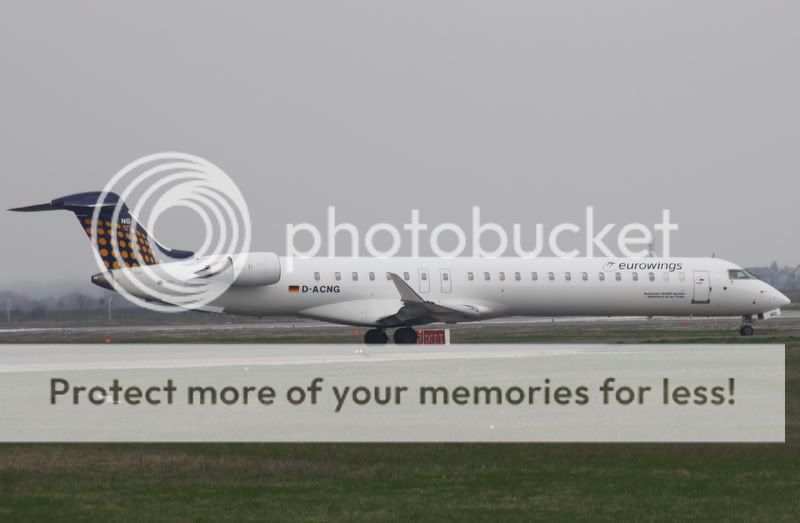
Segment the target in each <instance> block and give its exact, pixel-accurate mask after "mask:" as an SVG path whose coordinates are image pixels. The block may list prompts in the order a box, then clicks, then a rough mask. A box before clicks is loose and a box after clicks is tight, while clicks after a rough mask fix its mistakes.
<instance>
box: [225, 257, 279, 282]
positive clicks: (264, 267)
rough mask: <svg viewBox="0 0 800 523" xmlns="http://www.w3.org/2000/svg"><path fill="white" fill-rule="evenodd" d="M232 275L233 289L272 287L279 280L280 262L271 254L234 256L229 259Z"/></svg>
mask: <svg viewBox="0 0 800 523" xmlns="http://www.w3.org/2000/svg"><path fill="white" fill-rule="evenodd" d="M230 258H231V261H232V263H233V268H234V274H238V275H237V276H236V279H235V280H234V281H233V286H234V287H259V286H262V285H272V284H273V283H277V282H278V280H280V279H281V262H280V259H279V258H278V255H277V254H275V253H272V252H249V253H242V254H234V255H232V256H231V257H230Z"/></svg>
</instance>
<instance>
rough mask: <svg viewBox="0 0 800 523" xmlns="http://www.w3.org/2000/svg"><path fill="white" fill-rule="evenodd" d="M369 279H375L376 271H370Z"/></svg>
mask: <svg viewBox="0 0 800 523" xmlns="http://www.w3.org/2000/svg"><path fill="white" fill-rule="evenodd" d="M369 281H375V273H374V272H371V273H369Z"/></svg>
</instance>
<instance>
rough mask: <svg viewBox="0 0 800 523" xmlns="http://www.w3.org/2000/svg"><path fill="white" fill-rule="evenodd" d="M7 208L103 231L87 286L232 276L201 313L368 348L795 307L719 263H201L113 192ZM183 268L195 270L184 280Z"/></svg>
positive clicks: (243, 257) (265, 259) (259, 258)
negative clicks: (540, 323)
mask: <svg viewBox="0 0 800 523" xmlns="http://www.w3.org/2000/svg"><path fill="white" fill-rule="evenodd" d="M98 207H99V210H98V212H97V217H98V219H97V221H95V219H94V211H95V209H96V208H98ZM116 208H118V213H117V215H116V221H115V222H114V223H112V222H111V220H112V219H114V212H113V211H114V209H116ZM10 210H11V211H19V212H36V211H52V210H67V211H72V212H73V213H74V214H75V215H76V216H77V217H78V220H79V221H80V224H81V226H82V227H83V228H84V229H85V231H86V233H87V235H88V236H89V237H90V238H91V237H92V227H95V228H96V234H97V235H96V240H97V241H96V244H95V251H96V255H97V256H99V260H100V261H101V262H102V265H103V266H104V267H105V270H104V271H102V272H100V273H97V274H95V275H93V276H92V277H91V281H92V282H93V283H94V284H96V285H98V286H100V287H103V288H106V289H111V290H113V289H114V284H115V285H117V286H119V288H120V289H123V290H124V291H125V292H128V293H130V294H131V295H133V296H136V297H138V298H140V299H143V300H159V299H160V298H157V297H155V296H157V294H156V291H157V290H158V286H159V285H161V283H163V282H162V281H161V280H158V279H157V278H160V277H163V278H172V280H170V283H177V284H179V285H183V284H185V285H191V283H192V281H196V279H198V278H209V277H214V276H219V275H223V274H236V276H235V278H232V279H231V280H230V281H229V287H226V290H225V291H224V292H222V293H221V294H220V295H219V296H218V297H217V298H216V299H214V300H213V301H212V302H211V303H208V304H206V305H204V306H203V307H200V308H199V309H200V310H205V311H209V312H217V313H228V314H239V315H252V316H295V317H302V318H311V319H315V320H322V321H326V322H331V323H338V324H344V325H352V326H359V327H367V328H368V329H369V330H367V331H366V334H365V336H364V342H365V343H367V344H385V343H387V342H388V340H389V336H388V334H387V329H395V330H394V334H393V339H394V342H395V343H398V344H405V343H416V341H417V331H416V330H415V329H414V327H417V326H420V325H427V324H431V323H446V324H455V323H460V322H471V321H478V320H485V319H490V318H498V317H505V316H545V317H557V316H608V317H610V316H650V317H652V316H702V317H712V316H713V317H724V316H741V318H742V321H741V324H740V328H739V333H740V334H741V335H742V336H751V335H752V334H753V332H754V330H753V325H752V324H753V322H754V320H755V319H756V318H757V319H767V318H772V317H775V316H778V315H779V314H780V308H781V307H782V306H785V305H788V304H789V303H791V301H790V300H789V298H787V297H786V296H784V295H783V294H782V293H781V292H779V291H778V290H777V289H775V288H773V287H771V286H770V285H768V284H767V283H765V282H763V281H761V280H759V279H758V278H756V277H755V276H753V275H752V274H751V273H750V272H748V271H747V270H745V269H743V268H742V267H740V266H739V265H736V264H734V263H731V262H729V261H725V260H722V259H719V258H713V257H712V258H673V257H670V258H654V257H648V258H545V257H541V258H514V257H498V258H466V257H458V258H436V257H427V258H426V257H418V258H411V257H408V258H402V257H393V258H344V257H335V258H334V257H327V258H293V259H292V260H288V259H287V258H286V257H281V256H278V255H276V254H275V253H269V252H248V253H231V254H228V255H225V256H222V257H221V258H219V257H217V258H214V259H209V260H202V259H199V258H197V257H195V254H194V253H193V252H191V251H185V250H178V249H169V248H167V247H165V246H163V245H162V244H160V243H159V242H157V241H156V240H155V239H154V238H153V237H152V236H151V235H150V234H148V232H147V231H146V230H144V228H143V227H141V226H140V225H139V224H138V222H137V221H136V220H135V218H134V217H133V216H131V213H130V211H129V209H128V207H127V206H126V205H125V203H124V202H122V201H121V200H120V198H119V196H118V195H116V194H114V193H110V192H108V193H102V192H87V193H77V194H72V195H69V196H63V197H60V198H56V199H55V200H52V201H51V202H49V203H45V204H40V205H32V206H28V207H19V208H15V209H10ZM115 232H116V234H115ZM132 238H133V239H135V241H131V240H132ZM126 240H127V241H126ZM112 246H116V249H112V248H111V247H112ZM154 246H155V247H154ZM157 253H160V254H161V256H159V255H158V254H157ZM206 261H207V262H208V263H207V264H206V263H205V262H206ZM289 261H291V264H289V263H288V262H289ZM189 262H191V263H189ZM198 262H200V266H202V267H203V268H202V269H200V270H197V269H196V268H197V267H198ZM290 265H291V266H292V270H291V271H289V270H286V269H287V267H289V266H290ZM143 266H147V267H148V269H150V270H151V271H152V273H153V274H155V275H156V279H157V281H155V282H151V283H150V286H149V287H146V288H144V289H142V288H140V287H139V286H136V285H134V284H133V279H134V278H136V277H139V276H141V273H142V271H143ZM183 267H186V268H188V267H192V268H193V269H192V270H191V271H190V270H188V269H187V271H186V272H185V278H182V277H179V279H181V280H182V281H177V282H176V281H175V274H176V273H177V274H182V273H181V272H180V269H182V268H183ZM168 268H169V269H173V270H171V271H170V272H167V271H166V269H168ZM234 268H236V269H238V270H237V271H234ZM174 269H179V270H177V271H176V270H174ZM150 279H151V280H152V278H150ZM112 282H113V284H112Z"/></svg>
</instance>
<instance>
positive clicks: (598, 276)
mask: <svg viewBox="0 0 800 523" xmlns="http://www.w3.org/2000/svg"><path fill="white" fill-rule="evenodd" d="M597 279H598V280H600V281H606V274H605V273H604V272H600V273H598V274H597Z"/></svg>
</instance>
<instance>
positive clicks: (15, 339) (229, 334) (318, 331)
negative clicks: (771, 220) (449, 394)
mask: <svg viewBox="0 0 800 523" xmlns="http://www.w3.org/2000/svg"><path fill="white" fill-rule="evenodd" d="M738 324H739V318H704V317H679V318H668V317H656V318H647V317H643V316H636V317H610V318H609V317H581V318H575V317H559V318H525V317H513V318H498V319H493V320H486V321H478V322H472V323H461V324H458V325H447V326H443V325H433V326H430V328H449V329H450V330H451V333H452V334H453V335H454V340H455V341H458V342H461V341H466V340H468V339H470V338H474V337H475V336H478V335H481V336H490V335H492V334H494V333H497V335H498V337H497V338H495V339H487V340H481V341H489V342H497V341H502V340H503V338H504V337H505V336H507V335H508V334H520V335H521V334H525V333H532V334H542V335H544V334H547V333H559V335H562V334H564V333H565V331H566V332H568V331H570V330H572V329H574V330H575V331H576V332H587V331H588V330H591V331H596V333H597V337H596V339H591V340H581V341H606V340H605V339H604V336H605V335H606V334H608V333H609V332H611V331H618V332H621V331H629V332H630V333H631V334H638V335H643V334H644V333H646V332H654V331H669V332H673V331H680V330H686V329H690V330H697V331H704V332H705V331H712V330H728V331H729V332H731V333H734V334H735V333H736V331H737V329H738ZM756 329H757V332H773V333H778V332H780V333H783V334H786V333H787V332H792V333H794V332H796V331H800V311H795V310H791V311H785V312H784V313H783V314H782V316H780V317H779V318H776V319H771V320H768V321H762V322H757V323H756ZM363 331H364V329H359V328H356V327H348V326H343V325H333V324H330V323H323V322H318V321H313V320H304V319H269V320H264V321H263V322H258V323H256V322H242V323H230V324H217V323H208V324H178V325H137V324H132V325H120V324H109V325H103V324H99V325H98V324H95V325H73V326H57V325H37V326H32V327H26V326H24V325H15V326H12V327H7V328H0V344H3V343H103V342H107V341H111V342H114V343H137V342H153V341H164V342H173V343H183V342H194V341H208V342H225V341H241V342H253V343H263V342H271V341H282V342H303V343H330V342H353V343H355V342H358V341H359V340H360V339H361V336H362V335H363ZM565 341H566V340H565Z"/></svg>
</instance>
